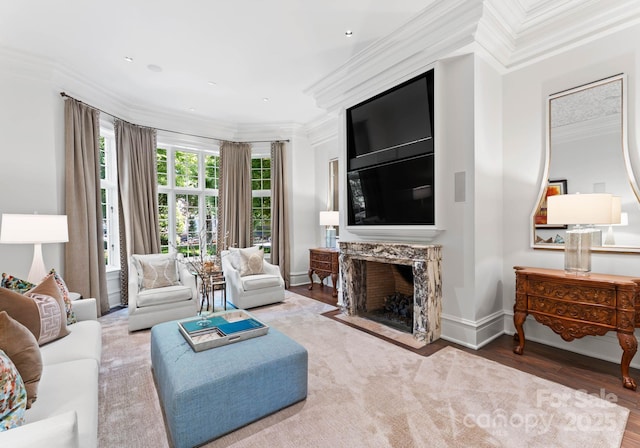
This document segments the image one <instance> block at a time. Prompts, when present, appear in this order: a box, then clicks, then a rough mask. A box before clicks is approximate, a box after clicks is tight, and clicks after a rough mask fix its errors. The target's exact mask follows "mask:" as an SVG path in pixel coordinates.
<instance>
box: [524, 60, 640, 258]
mask: <svg viewBox="0 0 640 448" xmlns="http://www.w3.org/2000/svg"><path fill="white" fill-rule="evenodd" d="M617 81H620V89H621V101H622V111H621V120H622V123H621V124H622V126H621V137H620V138H621V142H620V144H621V147H622V148H621V149H622V154H623V159H624V165H625V171H626V174H627V179H628V181H629V184H630V186H631V190H632V192H633V195H634V196H635V198H636V201H637V202H638V207H640V194H639V190H638V184H637V182H636V178H635V174H634V172H633V164H632V162H631V157H630V153H629V145H628V137H627V88H626V76H625V74H624V73H620V74H617V75H614V76H610V77H607V78H603V79H601V80H598V81H594V82H591V83H588V84H583V85H581V86H577V87H573V88H571V89H567V90H563V91H561V92H557V93H554V94H551V95H549V96H548V98H547V100H546V103H545V104H546V110H545V115H546V120H545V127H546V129H545V138H546V145H545V154H544V157H545V161H544V170H543V173H542V178H541V179H540V182H539V185H540V189H539V191H538V196H537V199H536V202H535V204H534V207H533V211H532V212H531V215H530V217H529V226H530V227H531V232H530V244H531V247H532V248H533V249H545V250H564V244H562V243H545V244H540V243H536V226H535V216H536V214H537V212H538V210H539V209H540V207H541V206H542V203H543V201H544V195H545V191H546V188H547V184H548V182H549V165H550V164H551V101H553V100H554V99H556V98H560V97H563V96H566V95H570V94H572V93H576V92H581V91H584V90H587V89H590V88H594V87H598V86H600V85H603V84H607V83H611V82H617ZM592 251H594V252H604V253H608V252H613V253H640V246H622V245H619V246H606V247H602V246H596V247H592Z"/></svg>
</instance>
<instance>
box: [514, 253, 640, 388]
mask: <svg viewBox="0 0 640 448" xmlns="http://www.w3.org/2000/svg"><path fill="white" fill-rule="evenodd" d="M514 269H515V271H516V303H515V305H514V307H513V311H514V314H513V322H514V324H515V327H516V331H517V332H518V333H517V335H516V338H517V340H518V345H517V346H516V347H515V348H514V349H513V352H514V353H516V354H518V355H522V353H523V350H524V342H525V339H524V330H523V328H522V325H523V324H524V321H525V319H526V318H527V314H531V315H532V316H533V317H534V318H535V319H536V320H537V321H538V322H540V323H541V324H543V325H546V326H547V327H549V328H551V329H552V330H553V331H554V332H556V333H557V334H559V335H560V336H561V337H562V339H564V340H565V341H572V340H574V339H577V338H581V337H583V336H586V335H592V336H602V335H604V334H606V333H608V332H609V331H613V330H615V331H616V332H617V335H618V341H619V342H620V347H622V350H623V353H622V360H621V362H620V367H621V371H622V384H623V385H624V387H626V388H627V389H632V390H636V382H635V380H634V379H633V378H631V377H630V376H629V364H630V363H631V359H632V358H633V356H634V355H635V353H636V351H637V349H638V341H637V340H636V337H635V335H634V329H635V327H640V278H637V277H627V276H621V275H606V274H593V273H592V274H590V275H588V276H575V275H570V274H566V273H565V272H564V271H561V270H557V269H541V268H527V267H520V266H516V267H514Z"/></svg>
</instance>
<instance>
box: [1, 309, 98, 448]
mask: <svg viewBox="0 0 640 448" xmlns="http://www.w3.org/2000/svg"><path fill="white" fill-rule="evenodd" d="M73 310H74V311H75V313H76V316H77V318H78V322H77V323H75V324H72V325H69V326H68V329H69V331H70V334H68V335H67V336H65V337H63V338H61V339H57V340H55V341H53V342H50V343H48V344H45V345H43V346H42V347H40V353H41V354H42V363H43V369H42V377H41V379H40V383H39V384H38V398H37V400H36V401H35V402H34V403H33V405H32V406H31V409H28V410H27V412H26V414H25V419H26V424H24V425H23V426H20V427H18V428H15V429H10V430H8V431H4V432H0V447H11V448H27V447H28V448H35V447H38V448H40V447H47V448H63V447H64V448H78V447H80V448H94V447H97V446H98V373H99V370H100V357H101V355H102V329H101V326H100V323H99V322H98V313H97V308H96V300H95V299H82V300H76V301H74V302H73Z"/></svg>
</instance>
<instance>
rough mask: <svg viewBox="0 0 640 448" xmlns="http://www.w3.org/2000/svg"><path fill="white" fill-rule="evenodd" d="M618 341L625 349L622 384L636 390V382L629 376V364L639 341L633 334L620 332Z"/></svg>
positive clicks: (621, 365)
mask: <svg viewBox="0 0 640 448" xmlns="http://www.w3.org/2000/svg"><path fill="white" fill-rule="evenodd" d="M618 342H620V347H622V350H623V353H622V361H620V369H621V370H622V385H623V386H624V387H626V388H627V389H631V390H636V382H635V380H634V379H633V378H631V377H630V376H629V364H630V363H631V360H632V359H633V356H634V355H635V354H636V351H637V350H638V341H637V339H636V337H635V335H633V334H628V333H618Z"/></svg>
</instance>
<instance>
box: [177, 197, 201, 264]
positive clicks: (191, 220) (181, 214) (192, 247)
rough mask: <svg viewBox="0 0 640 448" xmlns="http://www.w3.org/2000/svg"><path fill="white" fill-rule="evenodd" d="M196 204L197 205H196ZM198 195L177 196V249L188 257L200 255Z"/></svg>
mask: <svg viewBox="0 0 640 448" xmlns="http://www.w3.org/2000/svg"><path fill="white" fill-rule="evenodd" d="M194 203H195V204H194ZM199 232H200V229H199V216H198V195H195V194H176V249H177V250H178V252H180V253H182V254H184V255H185V256H187V257H192V256H197V255H198V254H199V245H200V241H199Z"/></svg>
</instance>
